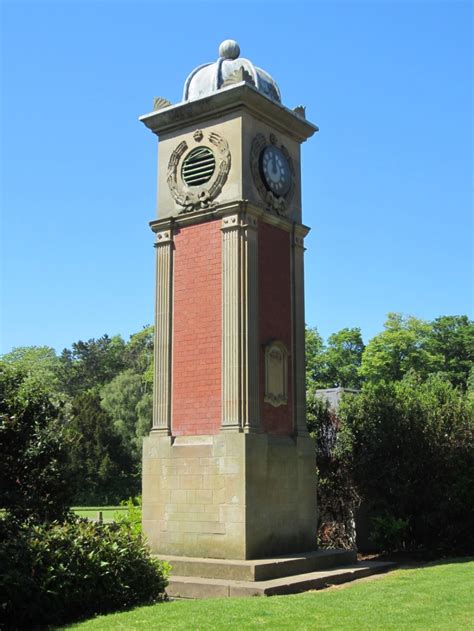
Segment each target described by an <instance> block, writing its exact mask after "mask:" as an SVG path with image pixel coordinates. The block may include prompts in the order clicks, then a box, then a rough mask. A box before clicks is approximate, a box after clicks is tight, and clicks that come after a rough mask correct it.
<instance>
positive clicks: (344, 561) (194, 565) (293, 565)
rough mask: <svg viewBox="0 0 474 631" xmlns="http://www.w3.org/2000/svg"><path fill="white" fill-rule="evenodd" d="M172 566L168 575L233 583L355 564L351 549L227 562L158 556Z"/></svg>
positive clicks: (223, 560)
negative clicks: (222, 580) (214, 579)
mask: <svg viewBox="0 0 474 631" xmlns="http://www.w3.org/2000/svg"><path fill="white" fill-rule="evenodd" d="M159 558H160V559H162V560H164V561H168V563H170V565H171V566H172V570H171V573H172V575H177V576H189V577H198V578H216V579H229V580H236V581H268V580H272V579H275V578H281V577H283V576H292V575H296V574H306V573H308V572H316V571H320V570H326V569H328V568H331V569H332V568H335V567H338V566H340V565H350V564H353V563H355V562H356V561H357V554H356V552H355V551H354V550H316V551H311V552H304V553H298V554H291V555H282V556H277V557H272V558H269V559H255V560H245V561H244V560H228V559H208V558H199V557H181V556H169V555H164V556H163V555H159Z"/></svg>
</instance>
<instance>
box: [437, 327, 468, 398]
mask: <svg viewBox="0 0 474 631" xmlns="http://www.w3.org/2000/svg"><path fill="white" fill-rule="evenodd" d="M426 347H427V350H428V351H429V352H430V353H431V354H432V355H433V356H436V357H437V370H438V371H439V372H441V373H443V374H444V375H445V376H446V377H447V378H448V379H449V380H450V382H451V383H452V384H453V385H454V386H461V387H462V388H463V389H466V388H467V384H468V380H469V373H470V371H471V370H472V369H473V367H474V322H472V321H471V320H469V318H468V317H467V316H465V315H464V316H441V317H439V318H436V320H434V321H433V322H432V323H431V332H430V335H429V337H428V339H427V343H426Z"/></svg>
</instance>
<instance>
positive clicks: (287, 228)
mask: <svg viewBox="0 0 474 631" xmlns="http://www.w3.org/2000/svg"><path fill="white" fill-rule="evenodd" d="M140 120H141V121H142V122H143V123H144V124H145V125H146V126H147V127H148V128H149V129H150V130H151V131H152V132H153V133H154V134H156V135H157V136H158V137H159V153H158V212H157V219H155V220H154V221H152V222H151V228H152V230H153V232H154V233H155V235H156V243H155V247H156V322H155V368H154V370H155V373H154V403H153V427H152V431H151V433H150V435H149V436H148V437H146V438H145V439H144V447H143V528H144V532H145V534H146V536H147V538H148V541H149V544H150V546H151V548H152V550H153V551H154V552H156V553H158V554H162V555H180V556H188V557H212V558H220V559H258V558H263V557H268V556H270V555H277V554H284V553H290V552H302V551H305V550H311V549H314V548H315V545H316V478H315V462H314V445H313V443H312V440H311V438H310V437H309V435H308V433H307V430H306V418H305V349H304V274H303V253H304V238H305V236H306V234H307V233H308V230H309V229H308V228H307V227H306V226H305V225H304V224H303V223H302V215H301V178H300V145H301V143H302V142H304V141H305V140H306V139H307V138H309V137H310V136H312V134H314V132H315V131H317V127H316V126H315V125H313V124H311V123H309V122H308V121H307V120H306V118H305V113H304V108H302V107H297V108H295V109H294V110H290V109H288V108H286V107H285V106H284V105H282V103H281V97H280V91H279V89H278V86H277V84H276V83H275V81H274V80H273V79H272V78H271V77H270V76H269V75H268V74H267V73H266V72H264V71H263V70H261V69H260V68H257V67H256V66H254V65H253V63H252V62H250V61H249V60H248V59H244V58H241V57H240V50H239V46H238V45H237V43H236V42H234V41H232V40H227V41H225V42H223V43H222V44H221V46H220V47H219V58H218V59H217V61H216V62H214V63H210V64H205V65H202V66H199V67H198V68H196V69H195V70H194V71H193V72H192V73H191V74H190V75H189V77H188V78H187V79H186V82H185V85H184V93H183V99H182V101H181V102H180V103H178V104H176V105H172V104H171V103H170V102H169V101H167V100H166V99H163V98H157V99H155V105H154V111H153V112H151V113H150V114H146V115H145V116H142V117H141V119H140Z"/></svg>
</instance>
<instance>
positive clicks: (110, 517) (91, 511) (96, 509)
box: [71, 506, 127, 521]
mask: <svg viewBox="0 0 474 631" xmlns="http://www.w3.org/2000/svg"><path fill="white" fill-rule="evenodd" d="M71 510H72V511H73V512H74V513H75V514H76V515H79V517H87V519H99V513H100V512H102V519H103V520H104V521H114V520H115V518H116V515H125V514H126V513H127V508H126V507H125V506H72V507H71Z"/></svg>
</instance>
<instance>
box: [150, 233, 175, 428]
mask: <svg viewBox="0 0 474 631" xmlns="http://www.w3.org/2000/svg"><path fill="white" fill-rule="evenodd" d="M155 247H156V303H155V351H154V359H155V375H154V388H153V427H152V432H154V433H160V434H168V435H169V434H171V310H172V288H173V233H172V230H171V228H170V229H168V230H163V231H161V232H157V233H156V243H155Z"/></svg>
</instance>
